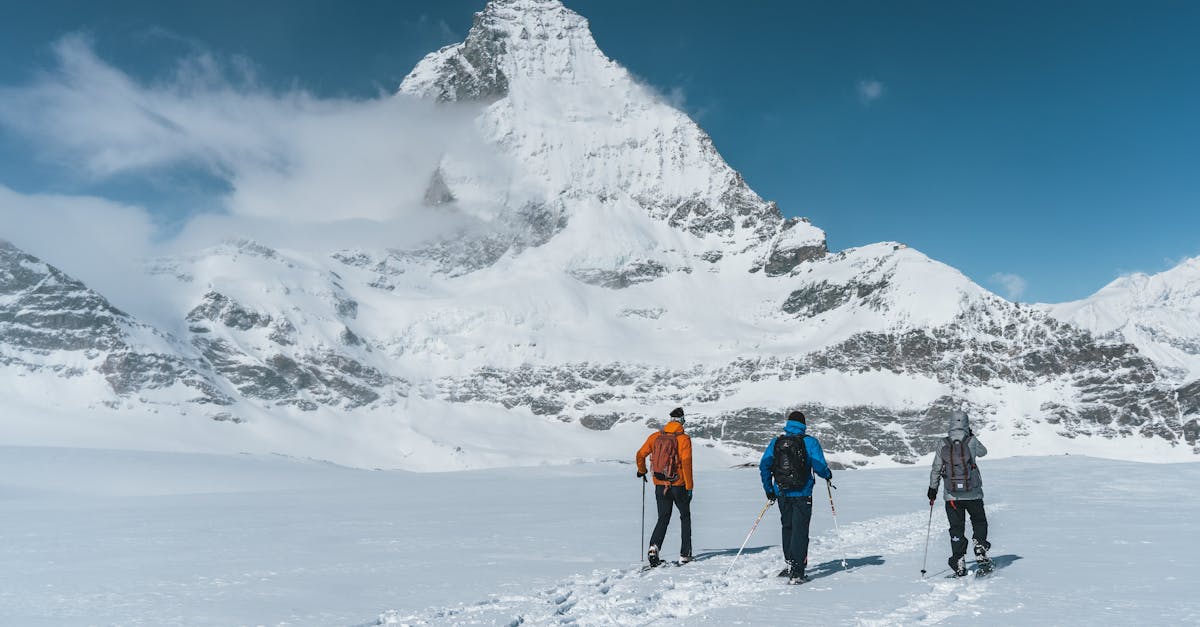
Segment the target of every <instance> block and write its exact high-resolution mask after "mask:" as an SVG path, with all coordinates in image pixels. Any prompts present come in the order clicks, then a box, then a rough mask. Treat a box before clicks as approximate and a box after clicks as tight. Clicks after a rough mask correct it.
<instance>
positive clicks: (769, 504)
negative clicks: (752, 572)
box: [725, 501, 775, 576]
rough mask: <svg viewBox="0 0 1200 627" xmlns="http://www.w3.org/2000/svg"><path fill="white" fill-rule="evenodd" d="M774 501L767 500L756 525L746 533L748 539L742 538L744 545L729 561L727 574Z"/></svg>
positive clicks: (756, 520) (759, 513) (755, 520)
mask: <svg viewBox="0 0 1200 627" xmlns="http://www.w3.org/2000/svg"><path fill="white" fill-rule="evenodd" d="M774 502H775V501H767V504H766V505H763V508H762V510H760V511H759V512H758V518H755V519H754V526H753V527H751V528H750V533H748V534H746V539H745V540H742V546H740V547H738V552H737V555H734V556H733V561H732V562H729V568H726V569H725V575H726V576H728V575H729V571H731V570H733V565H734V564H735V563H737V559H738V558H739V557H741V556H742V551H743V550H744V549H745V548H746V543H747V542H749V541H750V536H753V535H754V530H755V529H758V523H759V521H761V520H762V517H763V514H766V513H767V508H768V507H770V506H771V504H773V503H774Z"/></svg>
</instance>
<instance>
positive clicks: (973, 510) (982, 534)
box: [946, 499, 988, 559]
mask: <svg viewBox="0 0 1200 627" xmlns="http://www.w3.org/2000/svg"><path fill="white" fill-rule="evenodd" d="M967 514H971V537H972V538H974V539H976V540H978V541H980V542H987V531H988V530H987V514H985V513H984V511H983V499H971V500H969V501H946V519H947V520H949V521H950V551H951V552H953V556H952V557H953V558H954V559H958V558H960V557H962V556H964V555H966V554H967V533H966V532H967Z"/></svg>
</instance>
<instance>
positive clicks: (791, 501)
mask: <svg viewBox="0 0 1200 627" xmlns="http://www.w3.org/2000/svg"><path fill="white" fill-rule="evenodd" d="M807 428H808V425H807V422H806V420H805V417H804V413H803V412H799V411H793V412H792V413H790V414H788V419H787V423H786V424H785V425H784V427H783V435H781V436H778V437H776V438H774V439H772V440H771V443H770V444H768V445H767V450H765V451H763V455H762V460H760V461H759V462H758V471H759V473H760V474H761V475H762V484H763V490H765V491H766V493H767V500H768V501H775V500H776V499H778V500H779V517H780V522H781V523H782V524H783V557H784V559H786V560H787V563H788V568H787V569H786V571H787V575H788V577H790V579H791V582H792V583H803V582H804V581H806V578H805V576H804V567H805V566H806V565H807V564H808V525H809V523H810V522H811V521H812V509H813V505H812V491H813V483H814V480H813V473H814V472H815V473H817V474H818V475H820V476H821V477H822V478H823V479H825V480H826V481H829V480H831V479H833V472H832V471H831V470H829V464H827V463H825V452H824V451H822V450H821V443H820V442H818V441H817V439H816V438H814V437H812V436H810V435H805V433H804V431H805V430H806V429H807ZM780 574H781V575H782V574H783V573H780Z"/></svg>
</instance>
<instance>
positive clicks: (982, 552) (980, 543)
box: [975, 540, 992, 562]
mask: <svg viewBox="0 0 1200 627" xmlns="http://www.w3.org/2000/svg"><path fill="white" fill-rule="evenodd" d="M991 548H992V543H991V542H988V541H987V540H975V559H977V560H979V561H981V562H986V561H988V556H987V552H988V550H989V549H991Z"/></svg>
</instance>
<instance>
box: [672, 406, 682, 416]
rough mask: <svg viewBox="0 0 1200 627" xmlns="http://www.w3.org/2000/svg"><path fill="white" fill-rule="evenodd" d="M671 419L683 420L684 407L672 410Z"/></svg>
mask: <svg viewBox="0 0 1200 627" xmlns="http://www.w3.org/2000/svg"><path fill="white" fill-rule="evenodd" d="M671 417H672V418H683V408H682V407H676V408H675V409H672V410H671Z"/></svg>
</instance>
